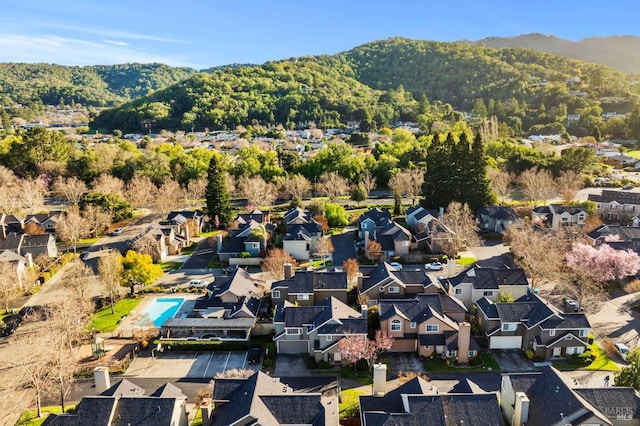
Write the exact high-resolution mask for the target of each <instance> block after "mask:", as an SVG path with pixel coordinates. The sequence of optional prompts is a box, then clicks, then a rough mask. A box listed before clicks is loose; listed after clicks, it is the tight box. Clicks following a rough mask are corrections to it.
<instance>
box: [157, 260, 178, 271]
mask: <svg viewBox="0 0 640 426" xmlns="http://www.w3.org/2000/svg"><path fill="white" fill-rule="evenodd" d="M160 266H161V267H162V270H163V271H164V272H167V271H171V270H173V269H180V267H181V266H182V262H160Z"/></svg>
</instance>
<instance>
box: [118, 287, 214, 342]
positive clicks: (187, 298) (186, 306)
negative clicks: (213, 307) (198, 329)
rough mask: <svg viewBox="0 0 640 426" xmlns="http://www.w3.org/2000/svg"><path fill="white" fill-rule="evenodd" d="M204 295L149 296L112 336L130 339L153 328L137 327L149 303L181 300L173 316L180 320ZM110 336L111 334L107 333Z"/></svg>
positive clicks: (172, 294)
mask: <svg viewBox="0 0 640 426" xmlns="http://www.w3.org/2000/svg"><path fill="white" fill-rule="evenodd" d="M203 294H204V293H170V294H149V295H148V296H146V297H145V298H144V299H143V300H142V302H140V304H139V305H138V307H137V308H136V309H134V310H133V311H131V313H130V314H129V316H128V317H126V318H125V319H124V321H122V322H121V323H120V325H119V326H118V328H117V330H116V331H114V332H113V334H119V335H122V336H125V337H130V336H131V335H132V333H134V332H135V331H142V330H148V329H152V328H155V327H146V326H140V325H138V321H139V320H140V318H141V317H142V315H143V314H144V313H145V312H146V310H147V308H148V307H149V305H151V303H152V302H153V301H154V300H156V299H158V298H174V299H175V298H182V299H184V302H183V303H182V305H181V306H180V309H178V311H177V312H176V314H175V315H174V318H180V316H181V315H182V314H188V313H190V312H191V311H193V307H194V306H195V304H196V299H197V298H198V297H200V296H202V295H203ZM109 334H112V333H109Z"/></svg>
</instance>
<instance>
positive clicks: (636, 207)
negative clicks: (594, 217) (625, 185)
mask: <svg viewBox="0 0 640 426" xmlns="http://www.w3.org/2000/svg"><path fill="white" fill-rule="evenodd" d="M588 199H589V201H593V202H595V203H596V211H597V213H598V215H599V216H600V217H601V218H602V219H605V220H613V221H618V220H629V219H630V218H632V217H633V216H636V215H638V214H639V213H640V193H639V192H630V191H614V190H603V191H602V194H589V198H588Z"/></svg>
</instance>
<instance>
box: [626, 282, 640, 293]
mask: <svg viewBox="0 0 640 426" xmlns="http://www.w3.org/2000/svg"><path fill="white" fill-rule="evenodd" d="M624 291H626V292H627V293H637V292H639V291H640V280H633V281H631V282H630V283H629V284H627V285H626V286H624Z"/></svg>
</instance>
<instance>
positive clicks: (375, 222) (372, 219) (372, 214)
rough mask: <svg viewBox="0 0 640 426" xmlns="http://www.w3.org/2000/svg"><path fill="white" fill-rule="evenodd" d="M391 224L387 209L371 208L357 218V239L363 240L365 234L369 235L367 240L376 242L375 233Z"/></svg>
mask: <svg viewBox="0 0 640 426" xmlns="http://www.w3.org/2000/svg"><path fill="white" fill-rule="evenodd" d="M390 224H391V213H389V210H387V209H381V208H379V207H376V208H373V209H371V210H369V211H367V212H365V213H363V214H361V215H360V217H359V218H358V237H359V238H360V239H364V238H365V233H366V232H368V233H369V238H371V239H373V240H377V231H379V230H383V229H385V228H387V227H388V226H389V225H390Z"/></svg>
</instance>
